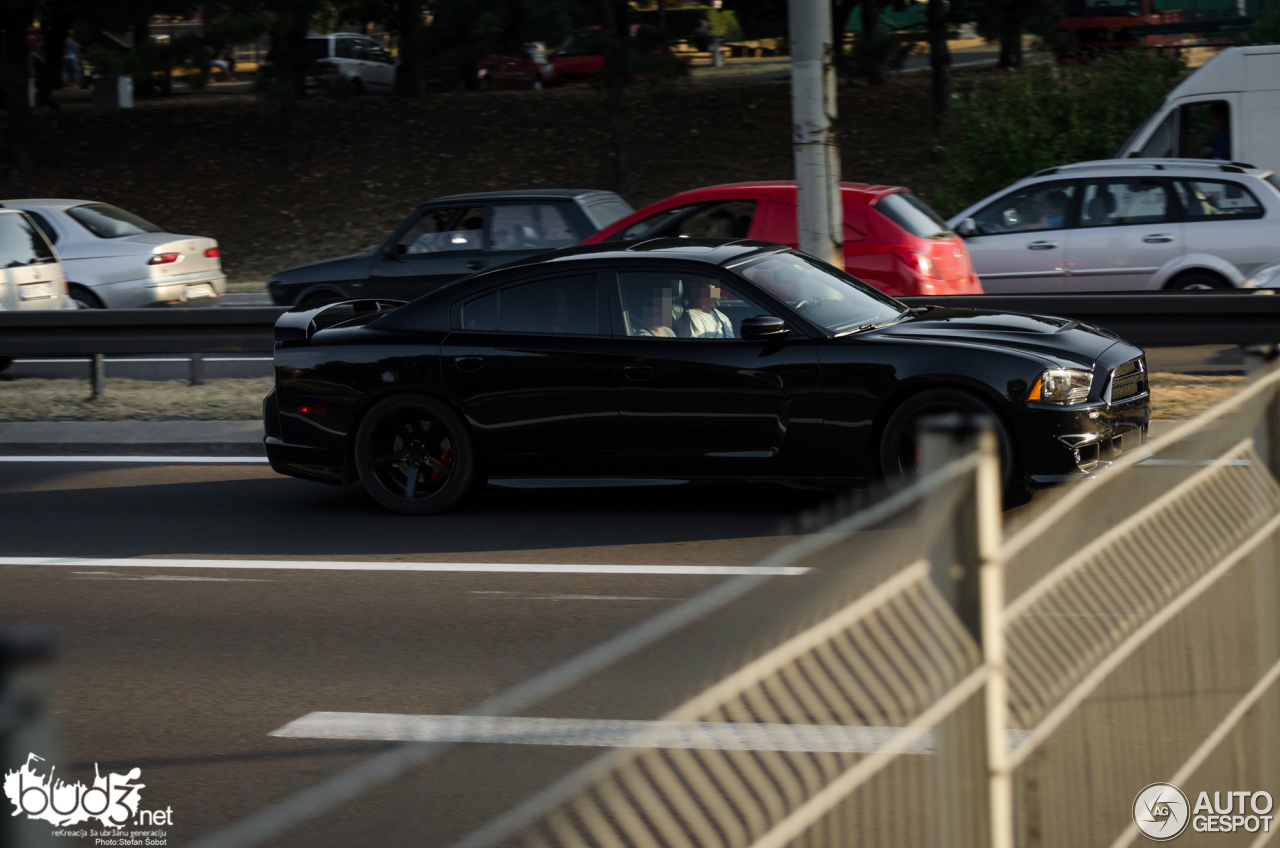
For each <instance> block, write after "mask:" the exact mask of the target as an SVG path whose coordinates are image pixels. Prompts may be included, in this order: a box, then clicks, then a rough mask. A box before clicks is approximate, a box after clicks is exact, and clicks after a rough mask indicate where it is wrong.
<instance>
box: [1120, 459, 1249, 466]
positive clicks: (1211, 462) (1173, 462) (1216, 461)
mask: <svg viewBox="0 0 1280 848" xmlns="http://www.w3.org/2000/svg"><path fill="white" fill-rule="evenodd" d="M1251 463H1252V460H1249V459H1147V460H1144V461H1142V462H1139V463H1138V464H1139V465H1249V464H1251Z"/></svg>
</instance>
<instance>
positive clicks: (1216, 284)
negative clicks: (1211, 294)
mask: <svg viewBox="0 0 1280 848" xmlns="http://www.w3.org/2000/svg"><path fill="white" fill-rule="evenodd" d="M1229 288H1231V284H1230V283H1228V282H1227V281H1226V280H1224V279H1222V278H1221V277H1219V276H1218V275H1217V274H1209V273H1205V272H1196V273H1192V274H1183V275H1182V276H1181V277H1178V278H1177V279H1176V280H1174V281H1173V282H1171V283H1169V285H1167V286H1165V290H1167V291H1208V290H1211V289H1229Z"/></svg>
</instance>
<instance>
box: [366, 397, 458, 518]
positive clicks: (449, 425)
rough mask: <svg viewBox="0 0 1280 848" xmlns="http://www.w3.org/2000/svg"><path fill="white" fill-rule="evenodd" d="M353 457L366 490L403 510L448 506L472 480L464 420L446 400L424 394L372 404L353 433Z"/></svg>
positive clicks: (413, 511) (381, 501)
mask: <svg viewBox="0 0 1280 848" xmlns="http://www.w3.org/2000/svg"><path fill="white" fill-rule="evenodd" d="M355 462H356V471H357V472H358V473H359V475H360V482H361V483H363V484H364V487H365V490H366V491H368V493H369V495H370V496H371V497H372V498H373V499H374V500H376V501H377V502H378V503H379V504H381V505H382V506H384V507H386V508H387V509H389V510H391V511H392V512H398V513H400V514H401V515H432V514H435V513H438V512H444V511H445V510H447V509H451V508H452V507H454V506H457V505H458V503H460V502H461V501H462V499H463V498H465V497H466V496H467V494H468V493H469V492H470V490H471V489H472V488H473V483H474V481H475V479H476V457H475V451H474V448H473V447H472V440H471V434H470V433H469V432H468V431H467V427H466V425H465V424H464V423H463V421H462V419H461V418H460V417H458V414H457V413H455V412H454V411H453V410H452V409H451V408H449V406H448V405H447V404H445V403H442V402H441V401H438V400H436V399H435V398H432V397H428V396H427V395H416V394H415V395H396V396H394V397H389V398H386V399H384V400H382V401H379V402H378V403H377V404H375V405H374V407H373V409H371V410H369V414H368V415H366V416H365V418H364V421H363V422H361V424H360V429H359V430H358V431H357V433H356V444H355Z"/></svg>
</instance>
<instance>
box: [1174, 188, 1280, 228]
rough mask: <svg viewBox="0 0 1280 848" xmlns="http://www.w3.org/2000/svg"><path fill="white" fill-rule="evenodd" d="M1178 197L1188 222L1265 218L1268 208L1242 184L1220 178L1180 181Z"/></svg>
mask: <svg viewBox="0 0 1280 848" xmlns="http://www.w3.org/2000/svg"><path fill="white" fill-rule="evenodd" d="M1178 198H1179V199H1180V200H1181V201H1182V207H1183V208H1184V209H1186V210H1187V220H1188V221H1230V220H1239V219H1241V218H1261V217H1262V216H1263V215H1264V214H1265V212H1266V210H1264V209H1263V207H1262V204H1261V203H1259V202H1258V198H1256V197H1254V196H1253V193H1252V192H1250V191H1249V190H1248V189H1247V188H1245V187H1244V186H1242V185H1240V184H1239V183H1229V182H1219V181H1218V180H1179V181H1178Z"/></svg>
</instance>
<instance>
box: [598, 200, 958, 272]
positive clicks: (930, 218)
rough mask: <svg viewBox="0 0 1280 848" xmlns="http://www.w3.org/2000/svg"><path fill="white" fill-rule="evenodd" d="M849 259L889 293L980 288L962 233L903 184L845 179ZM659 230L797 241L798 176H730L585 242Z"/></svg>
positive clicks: (851, 269) (675, 233) (651, 235)
mask: <svg viewBox="0 0 1280 848" xmlns="http://www.w3.org/2000/svg"><path fill="white" fill-rule="evenodd" d="M841 188H842V190H843V192H842V193H843V195H844V267H845V270H846V271H848V272H849V273H850V274H853V275H854V276H855V277H858V278H859V279H861V280H865V281H866V282H868V283H870V284H871V285H873V286H875V287H876V288H878V289H880V290H881V291H883V292H885V293H887V294H891V295H899V296H906V295H922V294H939V295H941V294H982V284H981V283H980V282H979V281H978V277H977V275H975V274H974V273H973V263H972V262H970V261H969V251H968V250H966V249H965V246H964V240H963V239H961V238H960V237H959V236H957V235H956V234H955V233H953V232H951V231H950V230H949V229H947V225H946V223H945V222H943V220H942V218H940V217H939V216H938V214H937V213H936V212H934V211H933V210H932V209H930V208H929V207H928V206H927V205H926V204H925V203H924V201H922V200H920V199H919V198H918V197H916V196H915V195H914V194H912V193H911V192H910V191H908V190H907V189H905V188H902V187H900V186H883V185H867V184H865V183H841ZM657 236H691V237H705V238H750V239H758V240H759V241H771V242H776V243H778V244H785V245H788V246H790V247H799V246H800V244H799V238H798V237H797V235H796V184H795V183H794V182H792V181H790V180H785V181H784V180H779V181H777V182H761V183H731V184H729V185H719V186H709V187H707V188H699V189H695V190H693V191H686V192H684V193H683V194H677V195H675V196H674V197H668V198H667V199H666V200H662V201H659V202H657V203H654V204H653V205H651V206H646V207H645V208H644V209H641V210H640V211H639V212H635V213H633V214H631V215H628V216H627V217H625V218H623V219H622V220H620V221H617V222H615V223H613V224H612V225H610V226H608V227H605V228H604V229H603V230H601V231H600V232H598V233H596V234H595V235H593V236H591V238H589V239H587V240H586V241H585V242H583V244H595V243H597V242H605V241H632V240H635V239H642V238H654V237H657Z"/></svg>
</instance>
